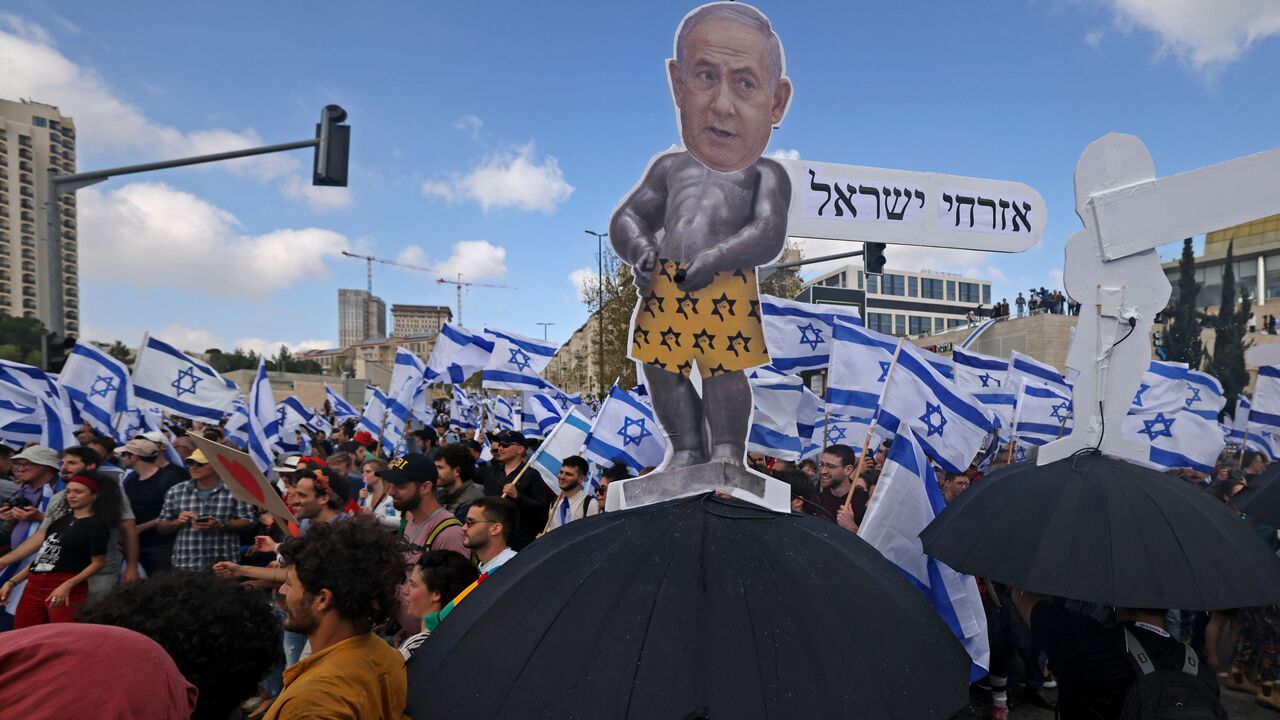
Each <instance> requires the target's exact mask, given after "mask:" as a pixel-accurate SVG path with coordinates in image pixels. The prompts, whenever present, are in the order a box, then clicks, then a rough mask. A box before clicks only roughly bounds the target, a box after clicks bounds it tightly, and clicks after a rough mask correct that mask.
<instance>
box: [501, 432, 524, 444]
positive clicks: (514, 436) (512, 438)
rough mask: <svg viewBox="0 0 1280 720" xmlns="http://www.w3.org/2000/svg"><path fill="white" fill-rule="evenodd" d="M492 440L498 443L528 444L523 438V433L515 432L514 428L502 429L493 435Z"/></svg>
mask: <svg viewBox="0 0 1280 720" xmlns="http://www.w3.org/2000/svg"><path fill="white" fill-rule="evenodd" d="M493 441H494V442H500V443H512V444H515V445H528V441H527V440H525V437H524V433H522V432H516V431H515V430H503V431H502V432H500V433H498V434H497V435H494V436H493Z"/></svg>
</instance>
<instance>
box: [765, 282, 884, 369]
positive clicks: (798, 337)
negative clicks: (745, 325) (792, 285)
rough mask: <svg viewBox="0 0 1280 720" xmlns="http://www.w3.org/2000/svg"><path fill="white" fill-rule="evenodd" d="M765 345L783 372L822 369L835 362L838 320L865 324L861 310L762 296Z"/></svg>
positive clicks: (775, 364)
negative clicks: (834, 328)
mask: <svg viewBox="0 0 1280 720" xmlns="http://www.w3.org/2000/svg"><path fill="white" fill-rule="evenodd" d="M760 316H761V319H762V320H763V321H764V339H765V346H766V347H767V348H768V350H769V358H770V361H771V364H772V365H773V367H775V368H777V369H778V370H781V371H782V372H800V371H801V370H818V369H821V368H824V367H826V366H827V364H828V363H829V362H830V359H831V341H832V338H831V333H832V325H833V324H834V323H835V318H836V317H839V318H841V319H842V320H843V321H844V322H847V323H849V324H851V325H862V324H863V322H862V317H861V316H859V315H858V310H857V308H854V307H848V308H845V307H835V306H831V305H815V304H813V303H803V302H796V301H795V300H783V299H782V298H779V297H774V296H772V295H761V296H760Z"/></svg>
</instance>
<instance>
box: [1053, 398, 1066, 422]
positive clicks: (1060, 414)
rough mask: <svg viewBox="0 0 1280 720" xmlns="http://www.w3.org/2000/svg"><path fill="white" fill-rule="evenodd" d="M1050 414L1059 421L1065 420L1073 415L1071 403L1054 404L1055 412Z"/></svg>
mask: <svg viewBox="0 0 1280 720" xmlns="http://www.w3.org/2000/svg"><path fill="white" fill-rule="evenodd" d="M1049 415H1051V416H1053V419H1054V420H1057V421H1058V422H1065V421H1066V420H1067V418H1069V417H1071V403H1065V402H1060V403H1058V404H1057V405H1054V406H1053V412H1051V413H1049Z"/></svg>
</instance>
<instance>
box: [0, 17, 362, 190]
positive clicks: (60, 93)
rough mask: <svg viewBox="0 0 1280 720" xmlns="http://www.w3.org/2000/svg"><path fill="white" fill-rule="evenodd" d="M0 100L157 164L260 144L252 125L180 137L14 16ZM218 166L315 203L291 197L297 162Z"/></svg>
mask: <svg viewBox="0 0 1280 720" xmlns="http://www.w3.org/2000/svg"><path fill="white" fill-rule="evenodd" d="M0 97H6V98H30V99H32V100H35V101H39V102H46V103H50V104H56V105H57V106H58V108H59V110H60V111H61V112H62V113H63V114H64V115H69V116H71V117H73V118H75V121H76V129H77V130H78V132H77V147H78V149H79V150H80V152H81V153H82V154H89V155H92V154H95V153H124V154H125V155H127V156H129V157H131V158H133V157H139V156H141V157H145V158H146V159H148V160H152V159H154V160H162V159H167V158H178V157H186V156H191V155H206V154H211V153H218V152H226V151H229V150H238V149H242V148H247V147H253V146H256V145H263V144H264V143H263V140H262V138H261V136H259V135H258V133H257V131H255V130H254V129H253V128H245V129H241V130H232V129H227V128H209V129H203V130H195V131H191V132H184V131H182V130H179V129H177V128H174V127H170V126H168V125H164V124H162V123H158V122H155V121H153V120H152V119H150V118H148V117H147V115H146V113H144V112H143V111H142V110H141V109H140V108H138V107H137V106H136V105H134V104H133V103H130V102H129V101H128V100H125V99H123V98H121V97H120V96H119V95H118V94H117V93H116V92H115V91H114V90H113V89H112V88H111V87H110V85H109V84H108V83H107V82H106V81H105V80H104V79H103V78H101V77H99V76H98V74H97V73H96V72H94V70H93V69H92V68H87V67H82V66H80V65H77V64H76V63H74V62H72V61H71V60H69V59H68V58H67V57H66V56H65V55H63V54H62V53H61V52H60V51H59V50H58V49H57V48H55V47H54V45H53V39H52V37H51V36H50V34H49V33H48V31H47V30H45V29H44V28H42V27H40V26H39V25H37V24H35V23H31V22H29V21H26V20H24V19H23V18H20V17H17V16H14V15H0ZM216 166H218V167H221V168H223V169H226V170H230V171H232V172H235V173H237V174H241V175H246V176H249V177H252V178H255V179H258V180H262V181H272V180H277V179H280V178H285V177H289V178H290V179H291V181H290V182H289V183H287V184H282V185H281V187H280V189H281V191H282V192H284V194H285V195H286V196H288V197H291V198H296V199H301V200H305V201H306V202H308V203H309V204H312V203H314V202H315V201H313V200H312V198H311V197H310V195H309V194H307V193H302V192H290V186H291V185H292V184H293V182H292V180H294V179H296V178H297V177H298V176H300V175H302V174H305V170H304V168H303V167H302V163H300V162H299V161H298V159H297V158H296V157H292V156H289V155H283V154H271V155H262V156H258V157H253V158H242V159H239V160H232V161H225V162H221V163H216ZM347 202H348V204H349V202H350V201H349V200H348V201H347ZM322 204H323V203H322ZM313 206H314V205H313Z"/></svg>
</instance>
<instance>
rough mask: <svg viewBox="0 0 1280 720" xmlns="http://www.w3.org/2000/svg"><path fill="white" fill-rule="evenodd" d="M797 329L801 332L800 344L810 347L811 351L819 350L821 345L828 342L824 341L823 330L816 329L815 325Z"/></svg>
mask: <svg viewBox="0 0 1280 720" xmlns="http://www.w3.org/2000/svg"><path fill="white" fill-rule="evenodd" d="M796 329H797V330H799V331H800V344H801V345H808V346H809V349H810V350H817V349H818V346H819V345H821V344H822V343H824V342H826V341H825V340H823V339H822V328H818V327H814V326H813V323H809V324H808V325H801V326H800V327H797V328H796Z"/></svg>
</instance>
